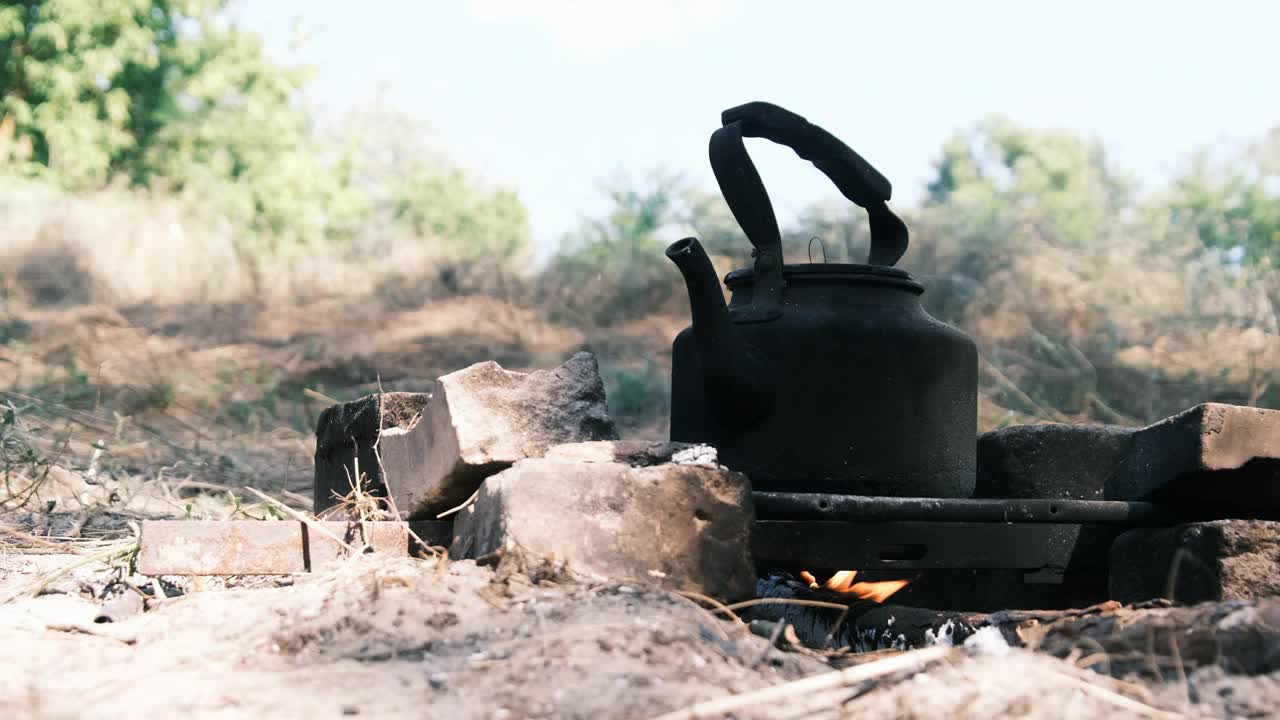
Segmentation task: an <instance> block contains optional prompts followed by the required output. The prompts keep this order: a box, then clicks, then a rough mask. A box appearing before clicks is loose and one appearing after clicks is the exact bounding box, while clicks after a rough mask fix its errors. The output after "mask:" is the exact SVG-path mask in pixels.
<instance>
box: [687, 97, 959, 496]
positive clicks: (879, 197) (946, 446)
mask: <svg viewBox="0 0 1280 720" xmlns="http://www.w3.org/2000/svg"><path fill="white" fill-rule="evenodd" d="M721 123H722V127H721V128H719V129H718V130H716V131H715V133H714V134H713V135H712V136H711V144H710V155H711V166H712V169H713V170H714V171H715V176H716V181H717V182H718V183H719V185H720V189H721V192H722V193H723V194H724V197H725V200H726V201H727V202H728V204H729V208H730V209H731V210H732V211H733V215H734V217H735V218H736V219H737V221H738V224H739V225H740V226H741V227H742V229H743V231H744V232H745V233H746V235H747V238H748V239H749V240H750V241H751V244H752V245H753V246H754V250H753V251H752V256H753V257H754V259H755V260H754V267H751V268H741V269H738V270H734V271H733V272H731V273H729V274H728V275H727V276H726V277H725V279H724V282H725V285H726V286H728V288H729V290H730V291H731V292H732V296H731V299H730V301H729V303H728V305H726V304H725V301H724V295H723V294H722V292H721V289H720V285H719V283H718V282H717V279H716V276H715V270H714V269H713V268H712V265H711V262H710V260H709V259H708V258H707V255H706V252H705V251H704V250H703V249H702V246H701V245H700V244H699V243H698V241H697V239H695V238H685V239H683V240H680V241H679V242H676V243H674V244H672V245H671V246H670V247H668V248H667V251H666V254H667V257H668V258H670V259H671V261H672V262H674V263H675V264H676V266H677V267H678V268H679V269H680V272H681V274H682V275H683V276H684V280H685V283H686V285H687V287H688V290H689V304H690V306H691V309H692V314H693V325H692V326H691V327H688V328H685V329H684V330H683V331H682V332H681V333H680V334H679V335H677V336H676V339H675V342H674V344H673V347H672V371H671V439H672V440H675V441H682V442H696V443H707V444H710V445H714V446H715V447H716V448H717V449H718V450H719V457H720V462H722V463H724V464H725V465H727V466H728V467H730V468H733V469H734V470H739V471H742V472H744V473H746V474H747V475H748V476H749V477H750V478H751V482H752V485H753V487H754V488H755V489H756V490H763V491H775V492H807V493H839V494H850V495H891V496H914V497H951V498H955V497H969V496H971V495H972V494H973V489H974V483H975V480H976V440H977V375H978V358H977V348H976V347H975V345H974V343H973V340H972V339H970V338H969V337H968V336H967V335H965V334H964V333H962V332H960V331H959V330H957V329H955V328H953V327H951V326H949V325H946V324H945V323H942V322H940V321H938V320H936V319H934V318H933V317H930V316H929V314H928V313H926V312H925V310H924V308H923V307H922V306H921V304H920V295H921V294H922V293H923V292H924V288H923V287H922V286H921V285H920V284H919V283H917V282H916V281H915V280H914V279H913V278H912V277H911V275H909V274H908V273H907V272H905V271H903V270H899V269H897V268H895V267H893V265H894V263H896V262H897V261H898V259H899V258H901V257H902V254H903V253H904V252H905V251H906V248H907V227H906V225H905V224H904V223H903V222H902V220H901V219H899V218H898V217H897V216H896V215H894V214H893V212H892V211H890V210H889V208H888V206H887V205H886V204H885V203H886V201H887V200H888V199H889V197H890V194H891V192H892V187H891V186H890V184H889V181H888V180H886V179H885V178H884V176H883V175H881V174H880V173H879V172H877V171H876V169H875V168H873V167H872V166H871V165H870V164H869V163H867V161H866V160H864V159H862V157H860V156H859V155H858V154H857V153H855V152H854V151H853V150H851V149H849V147H848V146H846V145H845V144H844V143H843V142H841V141H840V140H839V139H837V138H836V137H834V136H833V135H831V134H830V133H828V132H827V131H825V130H823V129H822V128H820V127H818V126H816V125H813V124H811V123H809V122H808V121H807V120H806V119H804V118H803V117H800V116H799V115H796V114H795V113H792V112H790V111H787V110H784V109H783V108H780V107H778V106H776V105H771V104H768V103H762V102H755V103H749V104H746V105H741V106H739V107H735V108H731V109H729V110H726V111H724V113H723V114H722V115H721ZM744 137H762V138H766V139H768V140H772V141H773V142H776V143H779V144H782V145H786V146H788V147H790V148H792V149H793V150H795V151H796V154H798V155H799V156H800V157H802V158H804V159H806V160H809V161H811V162H812V163H813V164H814V165H815V166H817V168H818V169H819V170H821V171H822V172H823V173H825V174H826V175H827V177H829V178H830V179H831V180H832V181H833V182H834V183H835V184H836V187H838V188H839V189H840V192H841V193H842V194H843V195H844V196H845V197H847V198H848V199H850V200H852V201H853V202H854V203H856V204H857V205H859V206H861V207H863V208H865V209H866V210H867V211H868V213H869V214H870V225H871V251H870V257H869V259H868V263H867V264H865V265H862V264H844V263H821V264H792V265H787V264H784V263H783V258H782V238H781V234H780V232H779V230H778V222H777V220H776V218H775V216H774V212H773V206H772V205H771V204H770V201H769V195H768V193H767V192H766V191H765V188H764V184H763V183H762V182H761V180H760V175H759V173H758V172H757V171H756V168H755V165H754V164H753V163H752V162H751V158H750V156H748V155H747V151H746V147H745V146H744V144H743V141H742V139H743V138H744Z"/></svg>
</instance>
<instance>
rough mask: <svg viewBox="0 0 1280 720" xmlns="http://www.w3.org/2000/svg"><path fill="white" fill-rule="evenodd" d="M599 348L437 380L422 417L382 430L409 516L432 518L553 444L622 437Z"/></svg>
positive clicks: (392, 486)
mask: <svg viewBox="0 0 1280 720" xmlns="http://www.w3.org/2000/svg"><path fill="white" fill-rule="evenodd" d="M617 437H618V432H617V429H616V428H615V427H614V424H613V421H612V420H611V419H610V418H609V411H608V406H607V404H606V402H605V393H604V382H603V381H602V380H601V378H600V373H599V368H598V366H597V364H596V359H595V357H594V356H593V355H591V354H590V353H587V352H580V353H577V354H575V355H574V356H573V357H571V358H569V359H568V360H567V361H565V363H564V364H562V365H560V366H559V367H557V368H553V369H551V370H540V371H537V372H533V373H528V374H525V373H518V372H511V371H508V370H504V369H503V368H502V367H501V366H499V365H498V364H497V363H495V362H483V363H477V364H475V365H472V366H470V367H468V368H466V369H463V370H459V371H457V372H454V373H450V374H448V375H444V376H442V377H440V378H439V379H438V380H436V389H435V393H434V397H433V399H432V401H431V403H430V404H428V405H427V408H426V410H425V413H424V416H423V419H422V421H421V422H419V423H418V425H417V426H415V427H413V428H411V429H409V430H408V431H406V432H405V433H403V434H397V435H395V436H394V437H388V436H387V434H386V433H384V434H383V438H382V441H381V442H380V448H381V450H382V462H383V467H384V468H385V470H386V476H387V487H388V492H389V493H390V496H391V497H392V499H393V500H394V501H395V505H396V508H397V509H398V510H399V511H400V512H401V514H402V515H404V516H407V517H409V518H413V519H417V518H432V517H435V516H436V515H437V514H438V513H440V512H442V511H445V510H449V509H451V508H454V507H457V506H458V505H460V504H461V503H462V502H464V501H465V500H467V499H468V498H470V497H471V495H472V494H474V493H475V491H476V490H477V489H478V488H479V487H480V483H482V482H484V480H485V478H487V477H489V476H490V475H493V474H494V473H497V472H500V471H502V470H504V469H506V468H508V467H510V466H511V465H512V463H515V462H516V461H518V460H522V459H525V458H536V457H540V456H541V455H542V454H543V453H545V452H546V450H547V449H548V448H550V447H552V446H554V445H557V444H562V443H573V442H579V441H588V440H616V439H617Z"/></svg>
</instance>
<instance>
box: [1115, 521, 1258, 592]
mask: <svg viewBox="0 0 1280 720" xmlns="http://www.w3.org/2000/svg"><path fill="white" fill-rule="evenodd" d="M1171 589H1172V595H1170V590H1171ZM1110 590H1111V596H1112V597H1113V598H1114V599H1116V600H1119V601H1121V602H1127V603H1128V602H1140V601H1143V600H1149V599H1152V598H1168V599H1170V600H1175V601H1177V602H1179V603H1187V604H1192V603H1198V602H1204V601H1207V600H1226V599H1232V598H1259V597H1267V596H1280V522H1272V521H1266V520H1215V521H1212V522H1200V523H1190V524H1187V525H1178V526H1176V527H1170V528H1139V529H1136V530H1130V531H1128V532H1125V533H1123V534H1122V535H1120V537H1118V538H1116V541H1115V542H1114V543H1113V544H1112V546H1111V580H1110Z"/></svg>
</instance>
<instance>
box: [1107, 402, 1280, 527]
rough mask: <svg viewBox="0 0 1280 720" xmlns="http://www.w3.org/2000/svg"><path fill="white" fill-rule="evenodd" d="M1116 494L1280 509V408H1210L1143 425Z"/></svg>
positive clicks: (1117, 478) (1115, 482)
mask: <svg viewBox="0 0 1280 720" xmlns="http://www.w3.org/2000/svg"><path fill="white" fill-rule="evenodd" d="M1108 494H1109V495H1111V496H1113V497H1115V498H1116V499H1120V500H1140V499H1156V500H1170V499H1178V500H1196V501H1212V502H1223V503H1228V504H1241V505H1249V506H1253V507H1257V506H1258V505H1259V504H1262V503H1265V504H1266V505H1267V506H1270V507H1280V410H1264V409H1262V408H1254V407H1241V406H1238V405H1223V404H1220V403H1205V404H1203V405H1197V406H1195V407H1193V408H1191V409H1190V410H1187V411H1186V412H1183V413H1179V414H1178V415H1174V416H1173V417H1171V418H1168V419H1167V420H1163V421H1161V422H1158V423H1156V424H1154V425H1151V426H1149V427H1146V428H1143V429H1142V430H1141V431H1139V432H1138V433H1137V434H1136V435H1135V436H1134V444H1133V448H1132V451H1131V452H1130V453H1129V455H1128V457H1126V458H1124V459H1123V460H1122V461H1121V463H1120V464H1119V466H1118V467H1117V468H1116V471H1115V473H1114V477H1113V478H1112V480H1111V482H1110V483H1109V484H1108Z"/></svg>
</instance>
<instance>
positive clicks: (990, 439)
mask: <svg viewBox="0 0 1280 720" xmlns="http://www.w3.org/2000/svg"><path fill="white" fill-rule="evenodd" d="M1137 432H1138V429H1137V428H1126V427H1116V426H1112V425H1069V424H1058V423H1051V424H1043V425H1015V426H1013V427H1007V428H1001V429H999V430H992V431H990V432H986V433H983V434H982V435H981V436H980V437H979V438H978V484H977V487H976V489H975V491H974V496H975V497H982V498H1043V499H1055V500H1063V499H1070V500H1102V499H1103V496H1104V495H1105V494H1106V487H1107V481H1108V479H1109V478H1110V477H1111V475H1112V474H1113V473H1114V472H1115V469H1116V466H1117V465H1118V464H1119V463H1120V461H1121V460H1122V459H1123V458H1124V457H1125V455H1127V454H1128V453H1129V452H1130V450H1131V448H1132V446H1133V437H1134V434H1135V433H1137Z"/></svg>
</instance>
